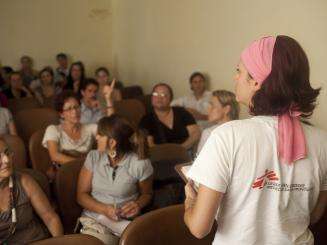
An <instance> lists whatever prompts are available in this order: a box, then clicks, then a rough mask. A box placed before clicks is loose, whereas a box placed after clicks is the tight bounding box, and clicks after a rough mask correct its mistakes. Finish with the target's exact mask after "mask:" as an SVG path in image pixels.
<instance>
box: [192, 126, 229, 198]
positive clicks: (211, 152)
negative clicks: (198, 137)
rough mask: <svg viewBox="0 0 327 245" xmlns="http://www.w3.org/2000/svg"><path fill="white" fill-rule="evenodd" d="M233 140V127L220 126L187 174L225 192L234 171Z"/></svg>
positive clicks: (211, 187) (207, 185)
mask: <svg viewBox="0 0 327 245" xmlns="http://www.w3.org/2000/svg"><path fill="white" fill-rule="evenodd" d="M232 140H233V133H232V128H231V127H219V128H217V129H216V130H214V131H213V132H212V133H211V135H210V137H209V139H208V140H207V142H206V144H205V145H204V147H203V148H202V150H201V152H200V154H199V156H198V157H197V158H196V160H195V162H194V163H193V165H192V167H191V169H190V170H189V172H188V173H187V176H188V177H189V178H190V179H193V180H194V181H195V182H197V183H199V184H202V185H204V186H206V187H209V188H210V189H213V190H216V191H219V192H222V193H225V192H226V190H227V188H228V185H229V183H230V179H231V172H232V171H231V163H232V161H233V159H232V155H233V154H232V152H233V149H232V147H233V142H232Z"/></svg>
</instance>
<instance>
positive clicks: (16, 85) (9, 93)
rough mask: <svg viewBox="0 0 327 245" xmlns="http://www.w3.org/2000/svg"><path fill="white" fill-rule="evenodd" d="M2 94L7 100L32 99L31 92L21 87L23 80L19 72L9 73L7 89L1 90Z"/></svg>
mask: <svg viewBox="0 0 327 245" xmlns="http://www.w3.org/2000/svg"><path fill="white" fill-rule="evenodd" d="M3 93H4V94H5V95H6V97H7V99H19V98H25V97H32V94H31V92H30V91H29V90H28V89H27V88H26V87H25V86H24V85H23V80H22V77H21V75H20V73H19V72H13V73H11V75H10V85H9V88H7V89H5V90H3Z"/></svg>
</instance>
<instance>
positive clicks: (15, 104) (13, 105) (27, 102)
mask: <svg viewBox="0 0 327 245" xmlns="http://www.w3.org/2000/svg"><path fill="white" fill-rule="evenodd" d="M40 107H41V106H40V103H39V102H38V101H37V100H36V99H35V98H33V97H32V98H20V99H10V100H8V109H9V110H10V111H11V112H12V114H14V115H15V114H16V113H17V112H18V111H22V110H29V109H34V108H40Z"/></svg>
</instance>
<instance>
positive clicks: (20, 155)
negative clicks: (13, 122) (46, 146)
mask: <svg viewBox="0 0 327 245" xmlns="http://www.w3.org/2000/svg"><path fill="white" fill-rule="evenodd" d="M2 138H3V140H4V141H5V142H6V144H7V145H8V147H9V148H10V150H11V151H13V153H14V154H13V163H14V167H15V168H16V169H17V168H26V167H27V165H26V162H27V160H26V149H25V145H24V142H23V140H22V139H21V138H20V137H18V136H16V135H10V134H6V135H3V136H2Z"/></svg>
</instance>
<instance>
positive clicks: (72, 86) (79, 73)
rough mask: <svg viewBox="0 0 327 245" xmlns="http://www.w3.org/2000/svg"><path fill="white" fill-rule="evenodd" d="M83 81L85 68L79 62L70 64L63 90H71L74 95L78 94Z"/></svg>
mask: <svg viewBox="0 0 327 245" xmlns="http://www.w3.org/2000/svg"><path fill="white" fill-rule="evenodd" d="M84 79H85V67H84V64H83V63H82V62H81V61H77V62H74V63H73V64H71V66H70V69H69V75H68V77H67V84H66V85H65V86H64V89H69V90H73V91H74V93H76V94H79V92H80V91H79V90H80V86H81V85H82V83H83V81H84Z"/></svg>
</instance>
